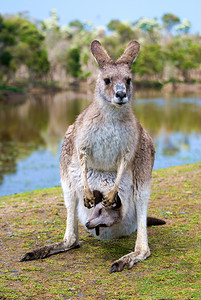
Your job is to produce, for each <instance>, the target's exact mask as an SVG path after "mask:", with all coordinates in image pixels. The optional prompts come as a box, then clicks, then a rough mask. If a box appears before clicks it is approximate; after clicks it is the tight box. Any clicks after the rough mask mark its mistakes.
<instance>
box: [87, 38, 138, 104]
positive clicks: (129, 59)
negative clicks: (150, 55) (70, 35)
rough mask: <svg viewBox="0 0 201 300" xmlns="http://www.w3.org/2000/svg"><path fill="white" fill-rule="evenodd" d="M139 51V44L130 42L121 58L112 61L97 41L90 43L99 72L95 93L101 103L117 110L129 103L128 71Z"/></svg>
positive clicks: (130, 90) (131, 88) (130, 84)
mask: <svg viewBox="0 0 201 300" xmlns="http://www.w3.org/2000/svg"><path fill="white" fill-rule="evenodd" d="M139 50H140V45H139V43H138V42H136V41H131V42H130V43H129V44H128V46H127V47H126V50H125V51H124V53H123V54H122V56H121V57H120V58H118V59H117V60H116V61H113V60H112V59H111V58H110V56H109V55H108V53H107V51H106V50H105V49H104V48H103V46H102V45H101V43H100V42H99V41H97V40H95V41H93V42H92V43H91V52H92V54H93V56H94V58H95V59H96V61H97V63H98V66H99V70H100V73H99V77H98V80H97V86H96V92H97V93H98V96H99V97H100V98H101V99H103V101H106V102H108V103H110V104H111V105H114V106H115V107H118V108H120V107H122V106H124V105H125V104H127V103H129V102H130V100H131V97H132V93H133V87H132V80H131V79H132V76H131V71H130V69H131V66H132V63H133V62H134V60H135V59H136V57H137V54H138V52H139Z"/></svg>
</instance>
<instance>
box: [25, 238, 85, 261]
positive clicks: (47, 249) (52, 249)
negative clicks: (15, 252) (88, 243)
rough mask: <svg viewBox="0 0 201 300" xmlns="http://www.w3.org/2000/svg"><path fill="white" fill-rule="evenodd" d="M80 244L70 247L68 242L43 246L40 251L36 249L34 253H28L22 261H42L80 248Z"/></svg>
mask: <svg viewBox="0 0 201 300" xmlns="http://www.w3.org/2000/svg"><path fill="white" fill-rule="evenodd" d="M79 247H80V246H79V244H77V243H75V244H73V245H71V246H69V245H68V244H67V243H66V241H62V242H58V243H53V244H50V245H48V246H43V247H40V248H38V249H35V250H33V251H30V252H27V253H26V254H25V256H24V257H23V258H21V259H20V261H27V260H34V259H42V258H46V257H48V256H50V255H53V254H56V253H60V252H65V251H68V250H71V249H73V248H79Z"/></svg>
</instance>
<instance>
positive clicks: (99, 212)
mask: <svg viewBox="0 0 201 300" xmlns="http://www.w3.org/2000/svg"><path fill="white" fill-rule="evenodd" d="M101 212H102V208H100V209H99V211H98V214H99V216H100V214H101Z"/></svg>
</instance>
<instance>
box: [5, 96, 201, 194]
mask: <svg viewBox="0 0 201 300" xmlns="http://www.w3.org/2000/svg"><path fill="white" fill-rule="evenodd" d="M90 98H92V96H91V94H89V95H86V94H83V93H75V92H73V91H71V92H61V93H57V94H54V95H36V96H33V95H29V96H27V99H26V100H25V101H18V104H9V105H8V104H7V105H5V104H3V103H1V105H0V195H1V196H4V195H9V194H14V193H19V192H26V191H30V190H34V189H42V188H46V187H54V186H58V185H60V177H59V156H60V149H61V143H62V139H63V136H64V134H65V131H66V129H67V127H68V125H70V124H71V123H72V122H73V121H74V120H75V118H76V116H77V115H78V114H79V113H80V111H81V110H83V109H84V108H85V107H86V106H87V105H88V103H89V100H88V99H90ZM133 109H134V112H135V115H136V116H137V118H138V119H139V121H140V122H141V123H142V125H143V126H144V127H145V128H146V129H147V131H148V132H149V133H150V135H151V136H152V137H153V139H154V143H155V146H156V158H155V164H154V169H160V168H167V167H171V166H176V165H182V164H187V163H194V162H198V161H201V97H188V98H177V97H173V96H172V97H171V98H165V97H162V96H160V97H155V98H143V99H142V98H137V99H135V100H134V103H133Z"/></svg>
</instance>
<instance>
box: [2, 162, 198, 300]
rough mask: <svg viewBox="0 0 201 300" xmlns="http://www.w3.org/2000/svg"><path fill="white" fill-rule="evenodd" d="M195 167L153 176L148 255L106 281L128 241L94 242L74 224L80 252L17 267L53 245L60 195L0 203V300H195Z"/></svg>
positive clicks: (60, 228)
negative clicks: (157, 223)
mask: <svg viewBox="0 0 201 300" xmlns="http://www.w3.org/2000/svg"><path fill="white" fill-rule="evenodd" d="M200 200H201V163H197V164H191V165H185V166H179V167H174V168H169V169H162V170H157V171H154V172H153V180H152V195H151V199H150V203H149V215H151V216H156V217H159V218H162V219H165V220H166V222H167V224H166V225H165V226H161V227H151V228H149V229H148V236H149V245H150V248H151V252H152V255H151V256H150V257H149V258H148V259H147V260H145V261H142V262H140V263H138V264H136V265H135V266H134V267H133V268H132V269H131V270H124V271H123V272H121V273H113V274H109V269H110V266H111V264H112V262H113V261H114V260H116V259H118V258H119V257H121V256H122V255H125V254H127V253H129V252H130V251H132V249H133V247H134V242H135V239H136V233H134V234H132V235H131V236H130V237H129V238H121V239H117V240H112V241H97V240H96V239H94V238H93V237H91V236H90V235H89V234H88V233H86V232H85V231H84V229H83V228H82V226H81V225H80V237H81V244H82V245H81V248H79V249H75V250H72V251H69V252H66V253H61V254H58V255H55V256H51V257H49V258H46V259H44V260H37V261H29V262H19V259H20V258H21V257H22V256H23V255H24V254H25V252H26V251H28V250H30V249H32V248H37V247H39V246H43V245H45V244H48V243H51V242H56V241H60V240H61V239H62V237H63V234H64V231H65V215H66V210H65V207H64V205H63V196H62V192H61V189H60V188H52V189H46V190H37V191H34V192H29V193H25V194H16V195H12V196H7V197H1V198H0V226H1V238H0V251H1V255H0V299H51V300H52V299H154V300H155V299H168V300H170V299H182V300H183V299H184V300H185V299H186V300H187V299H200V283H201V280H200V257H201V256H200V246H201V241H200V233H199V221H200V213H199V208H200Z"/></svg>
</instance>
